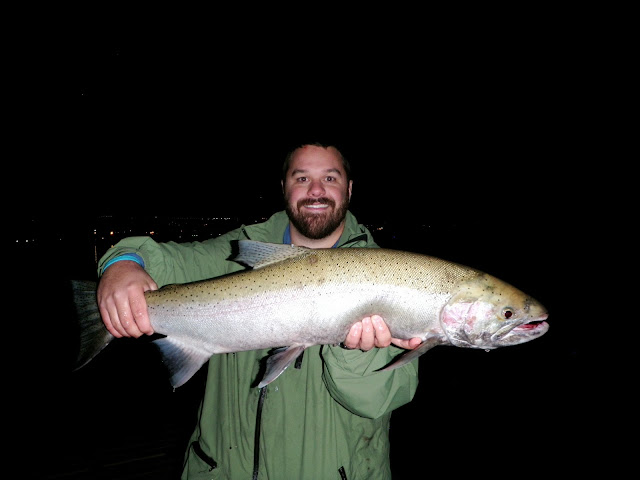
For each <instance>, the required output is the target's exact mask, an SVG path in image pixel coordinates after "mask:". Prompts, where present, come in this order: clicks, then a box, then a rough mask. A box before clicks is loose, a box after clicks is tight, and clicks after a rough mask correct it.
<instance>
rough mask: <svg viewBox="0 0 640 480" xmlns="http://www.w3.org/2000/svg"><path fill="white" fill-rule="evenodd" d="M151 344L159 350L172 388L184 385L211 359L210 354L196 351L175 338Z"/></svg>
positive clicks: (159, 340) (166, 338)
mask: <svg viewBox="0 0 640 480" xmlns="http://www.w3.org/2000/svg"><path fill="white" fill-rule="evenodd" d="M153 343H154V344H155V345H156V346H157V347H158V348H159V349H160V353H161V354H162V360H163V362H164V364H165V365H166V366H167V369H168V370H169V375H170V377H171V380H170V381H171V385H173V387H174V388H177V387H180V386H182V385H184V384H185V383H186V382H187V381H188V380H189V379H190V378H191V377H193V376H194V375H195V373H196V372H197V371H198V370H200V367H202V365H204V364H205V363H206V362H207V360H209V358H210V357H211V353H209V352H204V351H202V350H198V349H196V348H194V347H191V346H189V345H187V344H185V343H183V342H180V341H179V340H176V339H175V338H168V337H165V338H160V339H158V340H154V342H153Z"/></svg>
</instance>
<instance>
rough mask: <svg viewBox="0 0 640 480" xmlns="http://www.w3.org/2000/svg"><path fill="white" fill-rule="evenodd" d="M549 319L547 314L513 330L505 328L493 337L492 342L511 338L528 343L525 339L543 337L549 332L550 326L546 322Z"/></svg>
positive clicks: (514, 327)
mask: <svg viewBox="0 0 640 480" xmlns="http://www.w3.org/2000/svg"><path fill="white" fill-rule="evenodd" d="M547 318H549V314H547V313H545V314H543V315H540V316H539V317H536V318H532V319H530V320H528V321H526V322H524V323H521V324H516V325H515V326H512V327H511V328H509V327H503V328H501V329H500V330H498V331H497V332H496V333H494V334H493V335H492V336H491V340H492V341H493V342H500V341H503V340H505V339H507V338H511V339H512V341H513V340H515V339H516V338H518V337H520V338H521V339H523V340H521V341H526V340H524V339H525V338H530V337H532V336H538V335H542V334H543V333H546V331H547V330H549V324H548V323H547V322H546V321H545V320H546V319H547Z"/></svg>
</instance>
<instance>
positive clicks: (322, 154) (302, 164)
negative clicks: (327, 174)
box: [289, 145, 344, 174]
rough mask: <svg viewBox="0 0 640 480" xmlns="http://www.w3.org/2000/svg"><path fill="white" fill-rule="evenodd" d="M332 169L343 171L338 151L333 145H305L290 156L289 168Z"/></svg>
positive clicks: (303, 169)
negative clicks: (325, 146)
mask: <svg viewBox="0 0 640 480" xmlns="http://www.w3.org/2000/svg"><path fill="white" fill-rule="evenodd" d="M312 169H313V170H323V171H328V170H333V171H338V172H339V173H341V174H343V173H344V166H343V165H342V160H341V159H340V156H339V153H338V151H337V150H336V149H335V148H333V147H328V148H323V147H317V146H315V145H306V146H304V147H300V148H299V149H297V150H296V151H295V152H294V154H293V156H292V158H291V164H290V165H289V170H290V171H293V170H298V171H301V170H302V171H309V170H312Z"/></svg>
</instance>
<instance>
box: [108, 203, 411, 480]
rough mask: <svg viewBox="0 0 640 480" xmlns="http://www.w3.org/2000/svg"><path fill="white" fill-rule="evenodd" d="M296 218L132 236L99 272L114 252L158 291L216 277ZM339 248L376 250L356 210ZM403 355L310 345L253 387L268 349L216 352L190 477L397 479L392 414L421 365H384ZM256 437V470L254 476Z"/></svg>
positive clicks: (277, 238)
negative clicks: (136, 264) (251, 243)
mask: <svg viewBox="0 0 640 480" xmlns="http://www.w3.org/2000/svg"><path fill="white" fill-rule="evenodd" d="M288 223H289V220H288V217H287V215H286V213H285V212H278V213H276V214H275V215H273V216H272V217H271V218H270V219H269V220H267V221H266V222H264V223H259V224H255V225H248V226H242V227H240V228H238V229H236V230H233V231H231V232H229V233H227V234H225V235H222V236H220V237H217V238H213V239H210V240H207V241H204V242H194V243H188V244H177V243H173V242H169V243H157V242H155V241H154V240H152V239H151V238H148V237H131V238H126V239H124V240H122V241H121V242H119V243H118V244H117V245H115V247H114V248H112V249H110V250H109V251H108V252H107V253H106V254H105V256H104V257H103V258H102V259H101V261H100V265H99V267H98V268H99V271H101V269H102V265H104V264H105V263H106V262H107V261H108V260H109V259H110V258H113V257H114V256H117V255H121V254H123V253H130V252H135V253H137V254H138V255H140V256H141V257H142V258H143V259H144V262H145V266H146V270H147V272H148V273H149V274H150V275H151V277H152V278H153V279H154V280H155V281H156V283H157V284H158V286H159V287H161V286H163V285H166V284H169V283H183V282H191V281H196V280H202V279H205V278H211V277H215V276H219V275H223V274H226V273H230V272H234V271H237V270H240V269H242V267H241V266H240V265H238V264H237V263H235V262H232V261H230V260H227V259H228V258H229V257H230V255H231V244H230V242H231V241H233V240H239V239H245V238H249V239H251V240H258V241H264V242H272V243H282V240H283V235H284V231H285V229H286V227H287V225H288ZM338 246H339V247H377V245H376V244H375V243H374V241H373V238H372V237H371V234H370V232H369V231H368V230H367V229H366V228H365V227H364V226H363V225H359V224H358V223H357V221H356V219H355V217H354V216H353V215H352V214H351V213H348V214H347V221H346V227H345V230H344V233H343V234H342V237H341V238H340V240H339V243H338ZM355 320H357V319H354V321H355ZM264 321H265V323H268V322H269V319H268V318H265V319H264ZM400 352H401V350H400V349H399V348H397V347H395V346H390V347H389V348H381V349H377V348H374V349H373V350H370V351H369V352H362V351H360V350H345V349H343V348H340V347H339V346H329V345H323V346H315V347H310V348H308V349H307V350H305V352H304V355H303V356H302V362H299V361H298V362H297V363H296V365H295V367H291V368H289V369H287V370H286V371H285V372H284V373H283V374H282V375H281V376H280V377H279V378H278V379H276V380H275V381H274V382H272V383H271V384H270V385H268V386H267V387H266V388H265V389H262V390H261V389H258V388H254V387H252V385H254V384H255V381H256V379H258V377H259V374H260V368H261V362H262V361H263V360H264V358H265V357H267V356H268V354H269V350H257V351H249V352H240V353H229V354H220V355H214V356H213V357H211V359H210V361H209V372H208V378H207V385H206V389H205V394H204V399H203V401H202V403H201V406H200V410H199V416H198V424H197V426H196V428H195V431H194V432H193V435H192V437H191V441H190V444H189V448H188V450H187V453H186V458H185V466H184V471H183V474H182V478H185V479H186V478H189V479H205V478H207V479H251V478H259V479H272V480H288V479H295V480H299V479H304V480H306V479H322V480H325V479H344V478H346V479H349V480H353V479H365V478H366V479H388V478H391V470H390V465H389V421H390V417H391V411H392V410H394V409H395V408H398V407H400V406H401V405H404V404H405V403H407V402H409V401H411V399H412V398H413V396H414V394H415V391H416V388H417V385H418V362H417V361H414V362H412V363H410V364H408V365H405V366H404V367H401V368H398V369H396V370H393V371H391V372H376V370H378V369H379V368H381V367H382V366H384V365H386V364H387V363H389V362H390V361H391V359H392V358H393V357H395V356H396V355H398V354H399V353H400ZM261 397H262V398H261ZM256 427H258V428H259V432H258V433H256V430H257V428H256ZM256 442H257V443H258V444H259V450H258V452H257V471H258V476H257V477H252V475H253V474H254V462H255V461H256V455H255V452H254V446H255V445H256Z"/></svg>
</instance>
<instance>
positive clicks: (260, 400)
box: [251, 385, 269, 480]
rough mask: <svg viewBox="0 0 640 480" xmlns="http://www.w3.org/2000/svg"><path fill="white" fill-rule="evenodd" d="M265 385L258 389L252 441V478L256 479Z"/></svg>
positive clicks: (265, 394) (258, 465)
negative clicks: (254, 431)
mask: <svg viewBox="0 0 640 480" xmlns="http://www.w3.org/2000/svg"><path fill="white" fill-rule="evenodd" d="M268 386H269V385H265V386H264V387H262V388H261V389H260V394H259V396H258V411H257V412H256V433H255V435H254V441H253V476H252V477H251V478H252V479H253V480H258V469H259V468H260V425H261V424H262V407H263V405H264V399H265V397H266V396H267V387H268Z"/></svg>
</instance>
